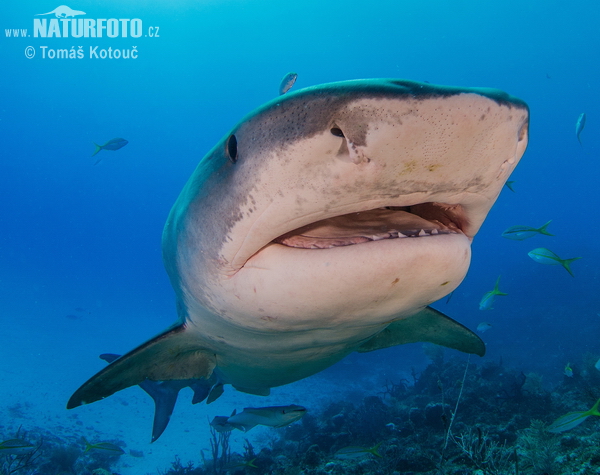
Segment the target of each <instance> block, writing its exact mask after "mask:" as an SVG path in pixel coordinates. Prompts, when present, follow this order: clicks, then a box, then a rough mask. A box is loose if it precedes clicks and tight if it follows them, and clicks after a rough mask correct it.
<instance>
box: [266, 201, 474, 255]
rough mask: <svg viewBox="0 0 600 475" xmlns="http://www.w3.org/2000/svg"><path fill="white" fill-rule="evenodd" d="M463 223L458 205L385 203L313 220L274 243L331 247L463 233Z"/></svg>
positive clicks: (461, 209) (464, 221) (318, 247)
mask: <svg viewBox="0 0 600 475" xmlns="http://www.w3.org/2000/svg"><path fill="white" fill-rule="evenodd" d="M465 223H466V217H465V213H464V210H463V208H462V206H460V205H447V204H443V203H423V204H418V205H414V206H388V207H384V208H377V209H374V210H370V211H362V212H357V213H349V214H344V215H340V216H335V217H331V218H327V219H324V220H321V221H316V222H314V223H311V224H308V225H305V226H302V227H300V228H297V229H294V230H292V231H289V232H287V233H285V234H282V235H281V236H279V237H277V238H275V239H274V240H273V242H274V243H278V244H282V245H284V246H288V247H295V248H301V249H331V248H334V247H341V246H351V245H354V244H361V243H365V242H371V241H380V240H383V239H398V238H414V237H425V236H435V235H439V234H456V233H462V232H463V229H464V225H465Z"/></svg>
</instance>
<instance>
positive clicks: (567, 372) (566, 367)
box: [565, 363, 573, 378]
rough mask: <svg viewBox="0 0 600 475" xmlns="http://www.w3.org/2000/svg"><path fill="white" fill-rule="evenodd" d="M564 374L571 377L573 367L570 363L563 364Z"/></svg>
mask: <svg viewBox="0 0 600 475" xmlns="http://www.w3.org/2000/svg"><path fill="white" fill-rule="evenodd" d="M565 376H567V377H569V378H572V377H573V368H571V363H567V366H565Z"/></svg>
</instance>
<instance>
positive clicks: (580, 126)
mask: <svg viewBox="0 0 600 475" xmlns="http://www.w3.org/2000/svg"><path fill="white" fill-rule="evenodd" d="M584 127H585V112H582V113H581V115H580V116H579V118H578V119H577V123H576V124H575V135H577V140H578V141H579V144H580V145H581V146H582V147H583V144H582V143H581V132H582V131H583V128H584Z"/></svg>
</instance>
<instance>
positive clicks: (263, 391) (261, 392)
mask: <svg viewBox="0 0 600 475" xmlns="http://www.w3.org/2000/svg"><path fill="white" fill-rule="evenodd" d="M232 386H233V387H234V388H235V389H237V390H238V391H240V392H242V393H246V394H253V395H255V396H268V395H269V394H271V388H245V387H243V386H236V385H235V384H232ZM252 427H254V426H252Z"/></svg>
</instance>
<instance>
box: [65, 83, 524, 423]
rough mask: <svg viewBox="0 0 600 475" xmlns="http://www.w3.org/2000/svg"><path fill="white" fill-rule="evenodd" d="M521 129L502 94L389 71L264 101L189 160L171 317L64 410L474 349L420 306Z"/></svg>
mask: <svg viewBox="0 0 600 475" xmlns="http://www.w3.org/2000/svg"><path fill="white" fill-rule="evenodd" d="M528 124H529V111H528V108H527V105H526V104H525V103H524V102H522V101H521V100H519V99H516V98H514V97H511V96H509V95H507V94H505V93H503V92H501V91H498V90H493V89H472V88H451V87H442V86H434V85H431V84H423V83H417V82H410V81H402V80H392V79H380V80H358V81H346V82H340V83H332V84H326V85H321V86H316V87H312V88H307V89H303V90H300V91H297V92H294V93H288V94H286V95H284V96H280V97H278V98H277V99H275V100H272V101H271V102H268V103H267V104H265V105H264V106H262V107H260V108H259V109H257V110H256V111H254V112H253V113H251V114H250V115H248V116H247V117H245V118H244V119H243V120H242V121H241V122H240V123H239V124H238V125H236V126H235V127H234V128H233V129H232V130H231V131H230V132H229V133H228V134H227V135H226V136H225V137H224V138H223V139H222V140H221V141H220V142H219V143H218V144H217V145H216V146H215V147H214V148H213V149H212V150H211V151H210V152H209V153H208V154H207V155H206V156H205V157H204V158H203V159H202V160H201V161H200V163H199V165H198V167H197V168H196V170H195V171H194V173H193V175H192V177H191V178H190V179H189V181H188V182H187V184H186V185H185V187H184V189H183V191H182V192H181V194H180V196H179V198H178V199H177V201H176V203H175V205H174V206H173V208H172V210H171V213H170V215H169V217H168V220H167V223H166V225H165V228H164V232H163V259H164V263H165V267H166V269H167V272H168V274H169V277H170V280H171V283H172V285H173V288H174V290H175V293H176V297H177V308H178V313H179V317H180V321H179V323H178V324H177V325H175V326H173V327H171V328H170V329H169V330H167V331H165V332H164V333H162V334H161V335H159V336H157V337H156V338H154V339H152V340H150V341H148V342H146V343H144V344H143V345H141V346H140V347H138V348H136V349H135V350H133V351H131V352H130V353H128V354H126V355H124V356H123V357H121V358H119V359H117V360H116V361H114V362H112V363H111V364H110V365H109V366H108V367H106V368H105V369H104V370H102V371H100V372H99V373H98V374H97V375H95V376H94V377H92V378H91V379H90V380H89V381H88V382H86V383H85V384H84V385H83V386H82V387H81V388H79V389H78V390H77V391H76V392H75V394H74V395H73V396H72V397H71V399H70V401H69V404H68V407H75V406H78V405H80V404H84V403H88V402H92V401H95V400H98V399H102V398H104V397H106V396H109V395H110V394H113V393H114V392H115V391H118V390H120V389H123V388H125V387H128V386H131V385H133V384H140V383H143V382H144V381H146V380H154V381H164V380H187V379H194V378H203V379H205V380H207V381H209V380H210V381H211V384H213V383H214V386H213V389H212V390H211V395H209V396H208V399H209V400H214V399H215V398H216V397H218V396H219V395H220V394H221V393H222V386H223V384H225V383H229V384H232V385H234V386H235V387H236V388H238V389H241V390H243V391H246V392H250V393H253V394H266V393H268V390H269V388H271V387H274V386H278V385H282V384H286V383H289V382H292V381H297V380H299V379H302V378H304V377H306V376H308V375H311V374H314V373H316V372H318V371H320V370H322V369H324V368H326V367H327V366H329V365H331V364H333V363H334V362H336V361H338V360H340V359H341V358H343V357H344V356H346V355H347V354H348V353H350V352H352V351H355V350H356V351H372V350H375V349H379V348H384V347H387V346H392V345H397V344H402V343H408V342H412V341H432V342H435V343H438V344H442V345H446V346H449V347H452V348H456V349H460V350H462V351H466V352H470V353H476V354H480V355H481V354H483V353H484V351H485V347H484V345H483V342H481V340H480V339H479V337H477V336H476V335H474V334H473V333H472V332H470V331H469V330H467V329H466V328H464V327H463V326H462V325H460V324H459V323H457V322H455V321H453V320H452V319H450V318H448V317H446V316H444V315H442V314H440V313H439V312H436V311H434V310H433V309H430V308H428V307H427V306H428V305H429V304H430V303H432V302H434V301H435V300H438V299H440V298H441V297H443V296H444V295H447V294H448V293H450V292H451V291H452V290H454V289H455V288H456V287H457V286H458V285H459V284H460V282H461V281H462V279H463V278H464V276H465V274H466V272H467V270H468V267H469V263H470V256H471V251H470V245H471V241H472V239H473V237H474V236H475V235H476V233H477V231H478V230H479V228H480V227H481V225H482V223H483V221H484V219H485V217H486V215H487V213H488V212H489V210H490V208H491V206H492V205H493V203H494V201H495V200H496V198H497V197H498V195H499V193H500V190H501V189H502V186H503V185H504V183H505V181H506V179H507V178H508V176H509V175H510V173H511V172H512V170H513V169H514V167H515V166H516V165H517V163H518V161H519V159H520V158H521V156H522V155H523V153H524V151H525V148H526V147H527V140H528ZM205 392H207V391H205ZM172 403H173V404H174V400H173V401H172ZM170 407H171V409H172V405H171V406H170ZM164 425H165V426H166V423H165V424H164Z"/></svg>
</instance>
